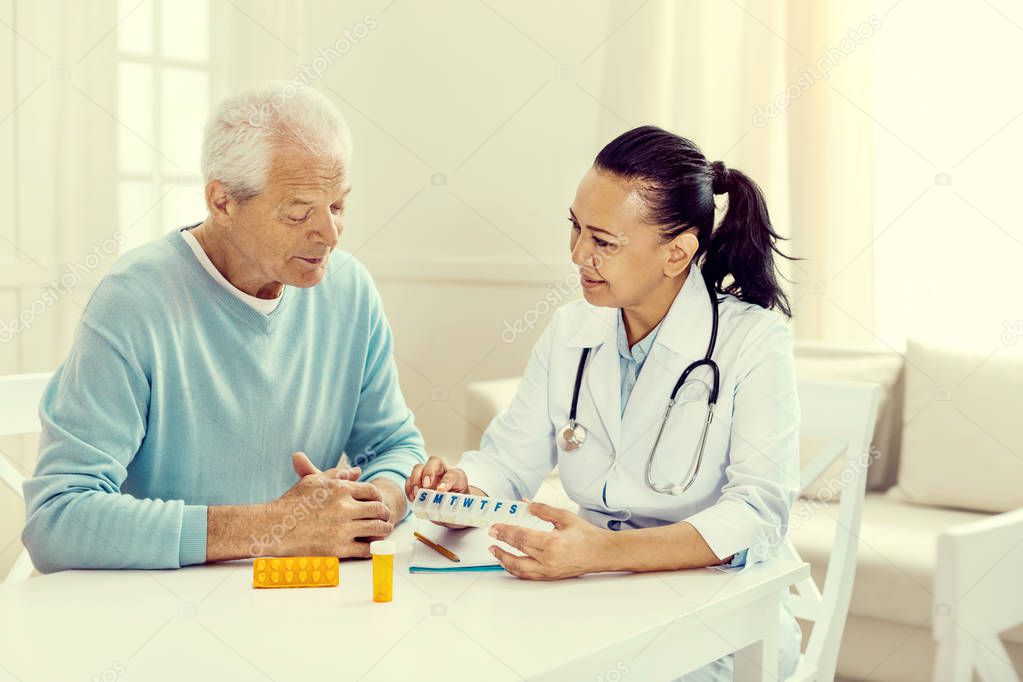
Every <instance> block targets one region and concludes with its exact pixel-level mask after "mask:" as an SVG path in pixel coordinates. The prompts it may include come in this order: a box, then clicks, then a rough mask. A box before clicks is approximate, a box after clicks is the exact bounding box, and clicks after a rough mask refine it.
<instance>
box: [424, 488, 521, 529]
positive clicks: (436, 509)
mask: <svg viewBox="0 0 1023 682" xmlns="http://www.w3.org/2000/svg"><path fill="white" fill-rule="evenodd" d="M412 513H413V514H415V515H416V516H418V517H419V518H421V519H429V520H431V521H439V522H440V523H450V524H454V525H458V526H479V527H486V526H489V525H490V524H492V523H508V524H512V525H516V526H533V525H535V522H536V521H539V519H537V518H536V517H535V516H533V515H532V514H530V513H529V509H528V508H527V506H526V503H525V502H523V501H522V500H501V499H495V498H492V497H480V496H478V495H465V494H462V493H450V492H448V493H445V492H439V491H437V490H430V489H428V488H421V489H420V490H419V491H418V492H417V493H416V498H415V499H414V500H413V501H412Z"/></svg>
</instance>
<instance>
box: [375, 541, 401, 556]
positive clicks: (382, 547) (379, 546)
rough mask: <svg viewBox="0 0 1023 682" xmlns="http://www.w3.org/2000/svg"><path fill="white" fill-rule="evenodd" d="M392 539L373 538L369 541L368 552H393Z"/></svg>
mask: <svg viewBox="0 0 1023 682" xmlns="http://www.w3.org/2000/svg"><path fill="white" fill-rule="evenodd" d="M395 549H396V547H395V545H394V540H375V541H373V542H371V543H369V553H370V554H394V551H395Z"/></svg>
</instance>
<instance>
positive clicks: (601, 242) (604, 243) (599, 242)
mask: <svg viewBox="0 0 1023 682" xmlns="http://www.w3.org/2000/svg"><path fill="white" fill-rule="evenodd" d="M593 243H594V244H596V245H597V246H599V247H600V248H602V249H606V248H607V247H609V246H614V244H612V243H611V242H607V241H604V240H603V239H598V238H597V237H594V238H593Z"/></svg>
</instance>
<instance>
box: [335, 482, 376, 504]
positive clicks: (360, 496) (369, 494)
mask: <svg viewBox="0 0 1023 682" xmlns="http://www.w3.org/2000/svg"><path fill="white" fill-rule="evenodd" d="M342 485H344V486H345V488H346V489H347V490H348V493H349V494H350V495H351V496H352V499H355V500H363V501H376V502H383V501H384V495H383V493H381V492H380V488H378V487H376V486H375V485H373V484H372V483H365V482H363V483H360V482H358V481H348V482H347V483H343V484H342Z"/></svg>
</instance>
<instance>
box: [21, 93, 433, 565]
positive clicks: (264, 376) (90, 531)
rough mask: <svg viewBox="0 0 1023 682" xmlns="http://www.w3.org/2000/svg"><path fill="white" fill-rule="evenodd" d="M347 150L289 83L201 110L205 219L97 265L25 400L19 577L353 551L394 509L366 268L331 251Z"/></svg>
mask: <svg viewBox="0 0 1023 682" xmlns="http://www.w3.org/2000/svg"><path fill="white" fill-rule="evenodd" d="M349 157H350V145H349V133H348V129H347V127H346V125H345V122H344V120H343V119H342V117H341V115H340V113H338V111H337V110H336V109H335V108H334V107H333V105H331V103H330V102H329V101H327V100H326V98H324V97H323V96H322V95H319V94H317V93H316V92H315V91H313V90H311V89H304V90H301V91H299V92H297V93H296V92H294V90H290V91H289V90H288V89H285V90H282V89H281V87H280V86H278V85H273V84H270V85H264V86H261V87H258V88H255V89H253V90H250V91H247V92H244V93H241V94H239V95H237V96H235V97H231V98H230V99H228V100H227V101H225V102H224V103H223V104H221V105H220V107H219V108H218V109H217V110H216V111H215V112H214V114H213V116H212V118H211V120H210V122H209V124H208V125H207V128H206V133H205V138H204V140H203V173H204V175H205V177H206V182H207V184H206V207H207V210H208V212H209V215H208V217H207V218H206V220H205V221H204V222H203V223H201V224H199V225H196V226H192V227H190V228H185V229H182V230H179V231H176V232H172V233H171V234H169V235H167V236H166V237H165V238H163V239H160V240H158V241H156V242H154V243H151V244H148V245H146V246H143V247H141V248H139V249H136V250H134V251H132V252H130V253H128V254H125V255H124V256H123V257H122V258H121V259H120V260H119V261H118V262H117V264H116V265H115V266H114V268H113V270H112V272H111V273H110V274H109V275H107V277H105V278H104V280H103V281H102V282H101V283H100V285H99V287H98V288H97V289H96V291H95V293H94V294H93V296H92V299H91V300H90V301H89V305H88V307H87V308H86V310H85V313H84V315H83V317H82V321H81V323H80V325H79V327H78V330H77V332H76V335H75V341H74V345H73V347H72V349H71V353H70V355H69V357H68V358H67V360H66V361H65V362H64V364H63V365H61V367H60V369H58V370H57V373H56V374H55V376H54V378H53V380H52V382H51V383H50V385H49V387H48V389H47V391H46V394H45V396H44V398H43V402H42V406H41V417H42V421H43V434H42V439H41V444H40V457H39V464H38V466H37V469H36V472H35V476H34V478H32V479H31V480H29V481H27V482H26V483H25V499H26V505H27V521H26V524H25V531H24V534H23V540H24V543H25V546H26V547H27V548H28V550H29V552H30V553H31V556H32V560H33V562H34V563H35V565H36V567H37V568H38V569H39V570H41V571H44V572H48V571H55V570H61V569H66V568H177V567H179V566H185V565H188V564H198V563H203V562H211V561H222V560H228V559H237V558H243V557H249V556H253V555H303V554H308V555H324V556H338V557H363V556H368V555H369V551H368V541H369V540H372V539H377V538H380V537H383V536H386V535H388V534H389V533H390V532H391V530H392V529H393V527H394V525H395V524H397V523H398V522H399V521H400V520H401V519H403V518H404V516H405V514H406V513H407V512H406V508H405V498H404V494H403V491H402V488H403V486H404V482H405V478H406V477H407V476H408V474H409V472H410V471H411V469H412V467H413V466H414V465H415V464H417V463H419V462H423V461H425V454H424V450H423V441H422V437H421V436H420V434H419V432H418V431H417V429H416V428H415V426H414V423H413V418H412V414H411V412H410V411H409V409H408V408H407V406H406V405H405V402H404V399H403V397H402V395H401V391H400V389H399V387H398V380H397V372H396V369H395V366H394V362H393V360H392V357H391V347H392V340H391V331H390V328H389V327H388V323H387V319H386V317H385V316H384V311H383V308H382V306H381V302H380V298H379V295H378V294H377V291H376V289H375V287H374V285H373V282H372V280H371V279H370V276H369V274H368V273H367V272H366V270H365V269H364V268H363V267H362V266H361V265H360V264H359V263H358V262H356V261H355V259H354V258H353V257H352V256H351V255H350V254H346V253H339V254H337V255H335V256H334V257H333V258H331V254H332V253H333V251H334V249H335V247H336V246H337V244H338V240H339V238H340V236H341V232H342V229H343V227H342V216H343V213H344V209H345V203H346V201H347V197H348V194H349V191H350V190H351V185H350V179H349V176H348V160H349ZM291 453H294V454H291ZM342 453H345V454H346V455H347V460H346V459H344V458H343V457H342ZM289 454H291V457H289ZM349 462H351V463H354V464H355V465H356V466H354V467H349ZM296 475H297V476H298V482H295V479H296Z"/></svg>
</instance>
